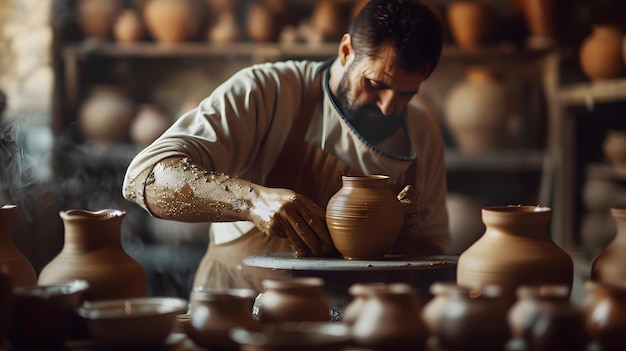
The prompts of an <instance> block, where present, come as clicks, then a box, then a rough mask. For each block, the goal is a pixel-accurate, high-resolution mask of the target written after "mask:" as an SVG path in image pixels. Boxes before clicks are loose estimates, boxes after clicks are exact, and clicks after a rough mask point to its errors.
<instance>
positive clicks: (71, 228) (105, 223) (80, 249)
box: [39, 209, 148, 301]
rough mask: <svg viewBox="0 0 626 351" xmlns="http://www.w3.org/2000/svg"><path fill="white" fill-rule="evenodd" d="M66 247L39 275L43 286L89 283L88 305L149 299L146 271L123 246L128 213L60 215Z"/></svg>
mask: <svg viewBox="0 0 626 351" xmlns="http://www.w3.org/2000/svg"><path fill="white" fill-rule="evenodd" d="M60 216H61V219H62V220H63V225H64V228H65V229H64V238H65V243H64V245H63V248H62V249H61V252H60V253H59V254H58V255H57V256H56V257H55V258H54V259H52V261H50V262H49V263H48V264H47V265H46V266H45V267H44V268H43V270H42V271H41V273H40V274H39V284H41V285H46V284H55V283H61V282H67V281H70V280H73V279H81V280H86V281H87V282H88V283H89V289H88V290H87V291H86V292H85V294H84V295H83V296H84V298H85V300H87V301H97V300H105V299H124V298H133V297H145V296H147V295H148V278H147V275H146V272H145V271H144V269H143V267H142V266H141V265H140V264H139V263H138V262H137V261H135V260H134V259H133V258H132V257H131V256H130V255H128V254H127V253H126V252H125V251H124V248H123V247H122V242H121V225H122V220H123V218H124V217H125V216H126V212H124V211H119V210H114V209H104V210H100V211H95V212H92V211H87V210H78V209H74V210H68V211H61V212H60Z"/></svg>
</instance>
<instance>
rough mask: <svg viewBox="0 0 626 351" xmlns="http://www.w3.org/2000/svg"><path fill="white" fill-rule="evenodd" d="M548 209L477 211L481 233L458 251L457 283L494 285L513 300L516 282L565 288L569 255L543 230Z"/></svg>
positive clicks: (569, 269)
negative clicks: (482, 232)
mask: <svg viewBox="0 0 626 351" xmlns="http://www.w3.org/2000/svg"><path fill="white" fill-rule="evenodd" d="M551 215H552V209H551V208H548V207H542V206H494V207H485V208H483V210H482V218H483V222H484V223H485V227H486V229H485V233H484V234H483V236H482V237H481V238H480V239H478V240H477V241H476V242H475V243H474V244H473V245H472V246H470V247H469V248H468V249H467V250H466V251H465V252H463V253H462V254H461V255H460V256H459V260H458V263H457V284H459V285H467V286H474V285H475V284H481V285H497V286H500V287H501V288H502V298H503V299H504V300H505V301H508V303H509V305H511V304H513V302H514V301H515V299H516V297H515V294H516V290H517V288H518V287H519V286H521V285H542V284H553V285H555V284H562V285H565V286H567V287H569V288H570V289H571V287H572V283H573V279H574V265H573V262H572V259H571V257H570V256H569V255H568V254H567V253H566V252H565V251H564V250H563V249H561V248H560V247H559V246H558V245H557V244H556V243H554V241H552V240H551V239H550V237H549V235H548V231H547V227H548V223H549V222H550V217H551Z"/></svg>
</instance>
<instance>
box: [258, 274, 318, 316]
mask: <svg viewBox="0 0 626 351" xmlns="http://www.w3.org/2000/svg"><path fill="white" fill-rule="evenodd" d="M263 285H264V286H265V290H264V291H263V292H262V293H261V294H260V295H259V297H258V298H257V302H256V303H255V304H256V306H257V308H258V313H257V318H258V320H259V321H260V322H261V323H280V322H293V321H312V322H328V321H330V304H329V302H328V300H327V298H326V296H325V295H324V292H323V288H324V280H323V279H321V278H314V277H299V278H285V279H281V278H275V279H264V280H263Z"/></svg>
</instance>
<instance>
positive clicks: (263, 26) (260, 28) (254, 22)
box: [245, 2, 281, 42]
mask: <svg viewBox="0 0 626 351" xmlns="http://www.w3.org/2000/svg"><path fill="white" fill-rule="evenodd" d="M279 23H280V21H279V20H278V18H277V17H276V14H275V13H274V12H273V11H272V10H271V9H270V8H269V7H268V6H267V5H266V4H264V3H262V2H253V3H251V4H250V5H249V7H248V12H247V16H246V22H245V29H246V33H247V35H248V38H249V39H251V40H252V41H256V42H275V41H278V37H279V35H280V29H281V28H280V26H279Z"/></svg>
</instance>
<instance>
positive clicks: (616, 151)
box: [602, 130, 626, 172]
mask: <svg viewBox="0 0 626 351" xmlns="http://www.w3.org/2000/svg"><path fill="white" fill-rule="evenodd" d="M602 151H603V152H604V156H605V157H606V158H607V160H609V162H610V163H611V164H612V165H613V167H614V168H615V169H616V170H617V171H621V172H626V131H622V130H609V131H607V133H606V136H605V137H604V140H603V141H602Z"/></svg>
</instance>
